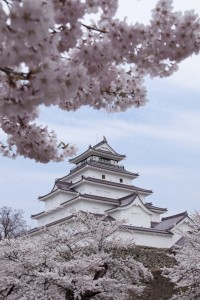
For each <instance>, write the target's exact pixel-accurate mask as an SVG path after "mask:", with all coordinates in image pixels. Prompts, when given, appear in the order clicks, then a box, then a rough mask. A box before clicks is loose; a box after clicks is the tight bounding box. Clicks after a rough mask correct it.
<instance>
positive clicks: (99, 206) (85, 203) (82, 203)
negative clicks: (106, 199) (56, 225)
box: [38, 199, 113, 227]
mask: <svg viewBox="0 0 200 300" xmlns="http://www.w3.org/2000/svg"><path fill="white" fill-rule="evenodd" d="M112 207H113V205H111V204H108V203H101V202H94V201H90V200H84V199H82V200H81V199H80V200H77V201H74V202H71V203H70V204H69V205H66V206H62V208H61V209H59V210H54V211H52V213H50V214H48V215H44V216H41V217H40V218H39V219H38V227H40V226H44V225H46V224H49V223H52V222H54V221H57V220H60V219H63V218H66V217H68V216H70V215H72V213H73V212H74V211H79V210H82V211H88V212H92V213H100V214H104V211H105V210H106V209H110V208H112Z"/></svg>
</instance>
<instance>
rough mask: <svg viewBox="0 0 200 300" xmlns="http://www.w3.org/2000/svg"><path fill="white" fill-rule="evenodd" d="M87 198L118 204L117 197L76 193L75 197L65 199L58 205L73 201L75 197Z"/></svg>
mask: <svg viewBox="0 0 200 300" xmlns="http://www.w3.org/2000/svg"><path fill="white" fill-rule="evenodd" d="M81 197H83V198H88V199H91V200H99V201H104V202H110V203H114V204H118V200H117V199H112V198H106V197H101V196H96V195H89V194H80V193H79V194H78V196H76V197H75V198H72V199H70V200H67V201H65V202H62V203H61V204H60V205H64V204H67V203H70V202H72V201H74V200H75V199H78V198H81Z"/></svg>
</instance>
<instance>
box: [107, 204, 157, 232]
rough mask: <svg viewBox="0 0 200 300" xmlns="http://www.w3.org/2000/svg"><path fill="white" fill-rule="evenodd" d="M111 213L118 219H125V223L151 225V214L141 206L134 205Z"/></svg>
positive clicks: (142, 225)
mask: <svg viewBox="0 0 200 300" xmlns="http://www.w3.org/2000/svg"><path fill="white" fill-rule="evenodd" d="M110 215H111V216H112V217H113V218H115V219H118V220H121V219H125V220H126V221H125V223H126V224H128V225H132V226H138V227H140V226H141V227H147V228H148V227H150V226H151V215H149V214H148V213H147V212H146V211H144V210H143V209H142V208H141V207H140V206H136V205H133V206H132V207H129V208H127V209H121V210H116V211H113V212H111V213H110Z"/></svg>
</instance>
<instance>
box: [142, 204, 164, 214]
mask: <svg viewBox="0 0 200 300" xmlns="http://www.w3.org/2000/svg"><path fill="white" fill-rule="evenodd" d="M144 205H145V206H146V208H148V209H150V210H153V211H154V210H155V211H156V210H157V211H163V212H166V211H167V208H162V207H157V206H154V205H153V204H151V203H148V202H147V203H144Z"/></svg>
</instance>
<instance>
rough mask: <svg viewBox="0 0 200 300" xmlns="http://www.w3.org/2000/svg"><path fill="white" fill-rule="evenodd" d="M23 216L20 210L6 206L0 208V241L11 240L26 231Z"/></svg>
mask: <svg viewBox="0 0 200 300" xmlns="http://www.w3.org/2000/svg"><path fill="white" fill-rule="evenodd" d="M23 215H24V212H23V210H21V209H13V208H11V207H8V206H3V207H1V208H0V240H1V239H9V238H13V237H16V236H18V235H20V234H22V233H24V232H26V231H27V224H26V221H25V220H24V216H23Z"/></svg>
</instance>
